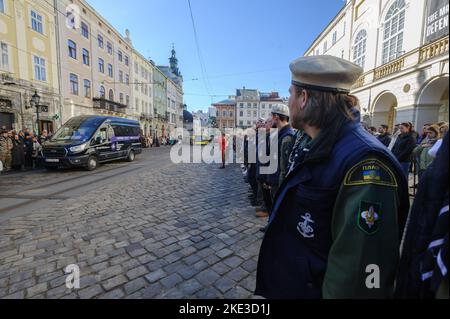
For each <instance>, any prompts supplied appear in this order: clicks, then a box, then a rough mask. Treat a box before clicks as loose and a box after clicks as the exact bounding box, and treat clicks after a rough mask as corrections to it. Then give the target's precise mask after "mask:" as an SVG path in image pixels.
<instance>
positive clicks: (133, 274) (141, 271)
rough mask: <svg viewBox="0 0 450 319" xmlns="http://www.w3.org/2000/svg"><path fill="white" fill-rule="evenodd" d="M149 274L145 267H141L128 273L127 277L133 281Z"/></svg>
mask: <svg viewBox="0 0 450 319" xmlns="http://www.w3.org/2000/svg"><path fill="white" fill-rule="evenodd" d="M147 273H148V270H147V268H146V267H145V266H139V267H137V268H134V269H132V270H130V271H128V272H127V273H126V276H127V277H128V279H130V280H133V279H135V278H137V277H140V276H143V275H145V274H147Z"/></svg>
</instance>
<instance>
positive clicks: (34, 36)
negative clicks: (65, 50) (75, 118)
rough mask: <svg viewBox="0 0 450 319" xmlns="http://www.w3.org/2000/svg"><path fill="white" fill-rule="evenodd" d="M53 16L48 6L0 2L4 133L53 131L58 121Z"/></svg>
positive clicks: (20, 1) (0, 88) (0, 102)
mask: <svg viewBox="0 0 450 319" xmlns="http://www.w3.org/2000/svg"><path fill="white" fill-rule="evenodd" d="M54 17H55V16H54V8H53V6H52V5H51V4H49V3H47V2H45V1H31V0H14V1H13V0H0V49H1V58H0V62H1V63H0V128H6V129H15V130H20V129H23V128H30V129H31V128H33V129H34V131H36V132H37V131H38V125H39V127H40V129H41V130H43V129H46V130H49V131H54V130H55V129H56V127H57V125H58V124H59V122H60V116H59V114H60V112H61V103H60V101H61V99H60V94H59V85H58V79H59V77H58V58H57V47H56V36H57V35H56V28H55V24H56V21H55V18H54ZM35 93H37V94H38V95H39V96H40V97H41V99H40V103H39V104H40V106H39V110H37V108H36V107H32V105H31V103H30V100H31V97H32V96H33V95H34V94H35ZM37 111H39V119H40V121H39V123H38V122H37V116H38V114H37ZM55 115H56V116H55Z"/></svg>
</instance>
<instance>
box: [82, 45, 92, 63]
mask: <svg viewBox="0 0 450 319" xmlns="http://www.w3.org/2000/svg"><path fill="white" fill-rule="evenodd" d="M83 64H84V65H88V66H89V65H91V62H90V57H89V51H88V50H86V49H83Z"/></svg>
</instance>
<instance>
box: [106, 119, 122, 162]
mask: <svg viewBox="0 0 450 319" xmlns="http://www.w3.org/2000/svg"><path fill="white" fill-rule="evenodd" d="M108 137H109V141H110V143H111V153H110V157H109V158H110V159H115V158H118V157H120V154H121V152H120V143H119V141H118V139H117V136H116V134H115V131H114V128H113V127H112V126H111V125H108Z"/></svg>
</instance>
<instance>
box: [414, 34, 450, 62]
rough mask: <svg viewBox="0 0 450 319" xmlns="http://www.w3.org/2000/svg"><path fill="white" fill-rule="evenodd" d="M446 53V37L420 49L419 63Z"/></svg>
mask: <svg viewBox="0 0 450 319" xmlns="http://www.w3.org/2000/svg"><path fill="white" fill-rule="evenodd" d="M446 52H448V36H446V37H444V38H442V39H440V40H437V41H435V42H433V43H430V44H428V45H425V46H423V47H422V48H420V53H419V63H423V62H426V61H428V60H431V59H433V58H435V57H438V56H440V55H442V54H444V53H446Z"/></svg>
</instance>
